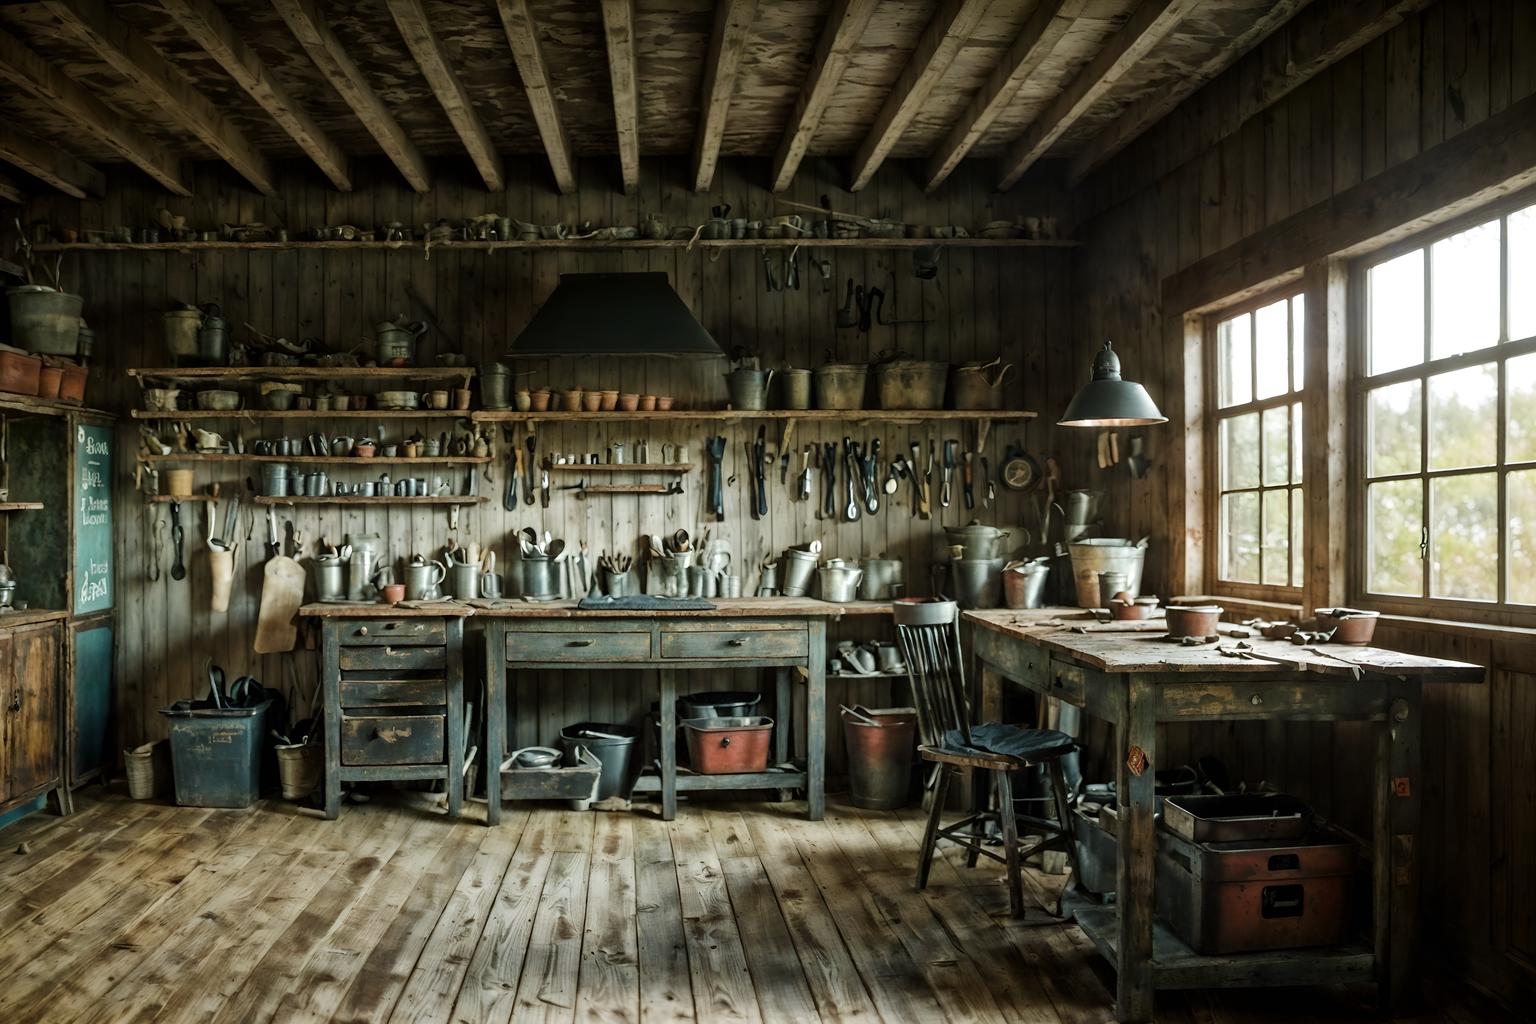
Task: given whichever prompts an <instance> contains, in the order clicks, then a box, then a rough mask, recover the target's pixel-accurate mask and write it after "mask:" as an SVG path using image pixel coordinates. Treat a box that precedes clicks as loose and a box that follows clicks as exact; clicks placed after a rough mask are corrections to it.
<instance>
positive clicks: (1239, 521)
mask: <svg viewBox="0 0 1536 1024" xmlns="http://www.w3.org/2000/svg"><path fill="white" fill-rule="evenodd" d="M1221 578H1222V579H1224V580H1231V581H1232V582H1233V583H1257V582H1259V496H1258V495H1257V494H1254V493H1252V492H1249V493H1245V494H1224V495H1222V496H1221Z"/></svg>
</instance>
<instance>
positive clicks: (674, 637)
mask: <svg viewBox="0 0 1536 1024" xmlns="http://www.w3.org/2000/svg"><path fill="white" fill-rule="evenodd" d="M810 646H811V642H810V638H809V637H808V636H807V635H806V632H805V630H804V628H800V629H795V628H790V629H720V628H710V629H663V630H662V631H661V656H662V657H663V658H701V659H710V660H715V659H729V658H754V659H755V658H803V657H805V656H806V654H807V653H809V651H810Z"/></svg>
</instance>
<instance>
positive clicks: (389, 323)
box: [373, 317, 427, 366]
mask: <svg viewBox="0 0 1536 1024" xmlns="http://www.w3.org/2000/svg"><path fill="white" fill-rule="evenodd" d="M403 320H404V318H403V317H396V318H395V319H393V320H383V321H380V322H379V323H377V324H375V325H374V328H373V330H374V341H375V346H376V347H375V354H376V357H377V358H378V361H379V365H380V366H407V365H409V364H410V362H411V360H412V359H414V358H415V357H416V342H417V340H418V339H420V338H421V336H422V335H423V334H426V333H427V325H426V324H424V323H422V322H421V321H420V320H417V321H415V322H414V323H403V322H402V321H403Z"/></svg>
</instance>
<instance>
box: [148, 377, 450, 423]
mask: <svg viewBox="0 0 1536 1024" xmlns="http://www.w3.org/2000/svg"><path fill="white" fill-rule="evenodd" d="M474 375H475V368H474V367H473V366H184V367H164V368H162V367H149V368H144V367H139V368H134V369H130V370H129V371H128V376H130V377H136V378H138V379H140V380H163V381H190V382H197V381H221V380H245V381H279V382H283V383H296V382H298V381H306V380H319V381H325V380H336V379H345V380H377V381H417V380H461V379H463V380H467V379H469V378H471V377H473V376H474ZM306 411H309V412H313V411H314V410H306Z"/></svg>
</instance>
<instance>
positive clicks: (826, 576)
mask: <svg viewBox="0 0 1536 1024" xmlns="http://www.w3.org/2000/svg"><path fill="white" fill-rule="evenodd" d="M816 572H817V575H818V576H819V577H820V578H821V599H822V600H823V601H831V602H833V603H835V604H846V603H848V602H849V601H852V600H853V599H854V598H856V597H858V594H859V580H861V579H862V578H863V577H864V570H863V569H860V568H858V567H857V566H853V565H848V564H847V563H845V562H843V561H842V560H841V559H837V558H834V559H832V560H831V561H829V562H827V564H825V565H823V566H822V567H821V568H820V569H818V570H816Z"/></svg>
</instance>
